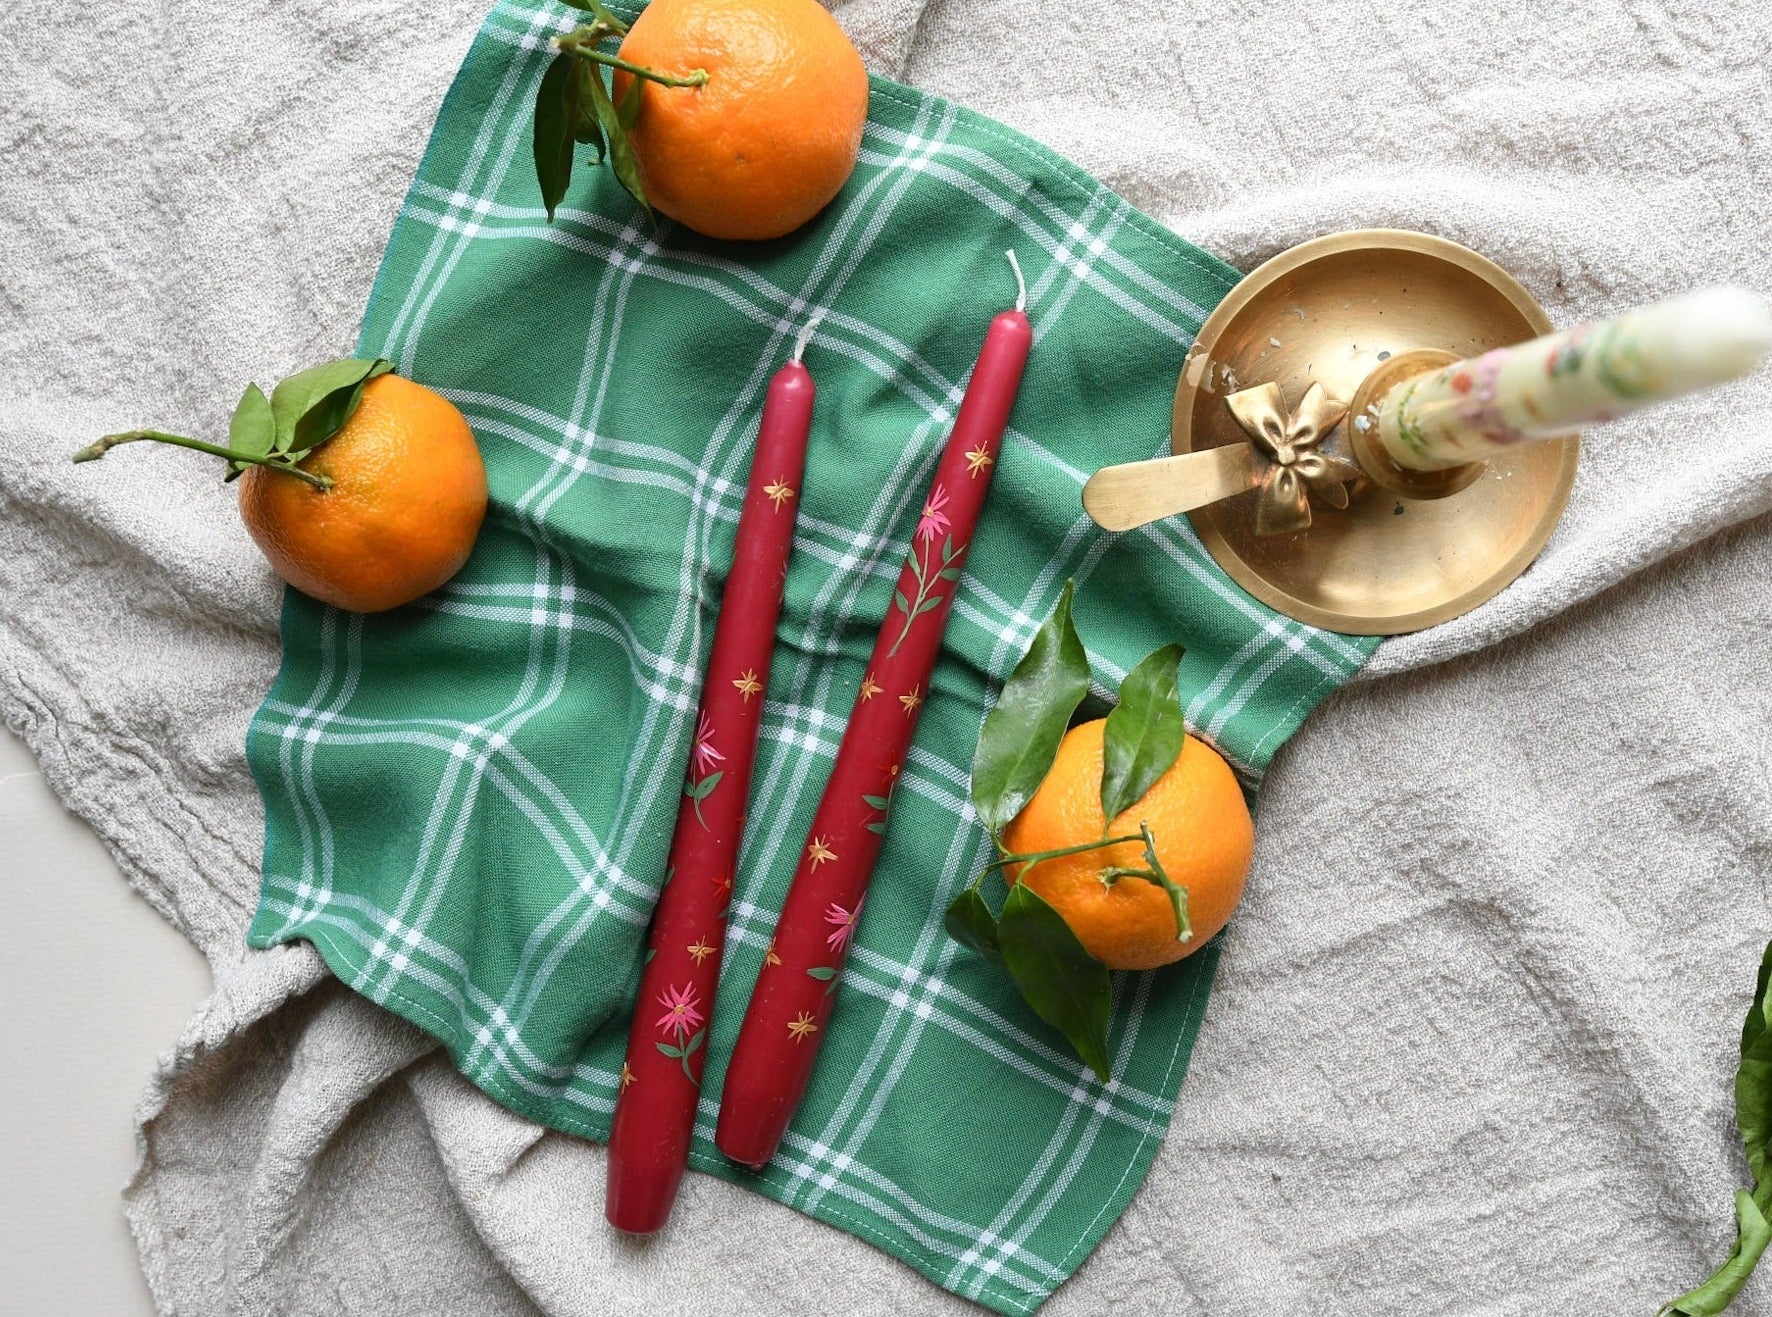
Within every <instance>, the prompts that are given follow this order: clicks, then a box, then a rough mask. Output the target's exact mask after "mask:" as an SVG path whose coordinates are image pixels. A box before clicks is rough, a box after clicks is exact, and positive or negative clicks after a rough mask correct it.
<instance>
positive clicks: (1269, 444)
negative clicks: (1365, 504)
mask: <svg viewBox="0 0 1772 1317" xmlns="http://www.w3.org/2000/svg"><path fill="white" fill-rule="evenodd" d="M1224 402H1225V406H1227V407H1229V408H1230V409H1231V415H1232V416H1234V417H1236V418H1237V424H1238V425H1240V426H1242V427H1243V429H1244V430H1245V431H1247V432H1248V434H1249V437H1250V438H1251V439H1253V440H1254V441H1255V448H1256V451H1257V452H1259V453H1260V454H1261V455H1262V456H1263V457H1265V458H1266V459H1267V460H1268V463H1269V465H1268V468H1267V470H1266V471H1265V472H1263V473H1262V476H1261V483H1260V485H1258V486H1257V493H1256V496H1255V533H1256V534H1257V535H1286V534H1289V533H1291V532H1293V531H1300V530H1306V529H1308V528H1309V527H1310V524H1311V504H1310V498H1309V495H1310V494H1315V495H1317V497H1319V498H1321V499H1322V500H1323V501H1324V502H1325V503H1327V504H1328V505H1329V506H1330V507H1332V508H1345V507H1346V506H1347V501H1348V495H1347V483H1348V482H1349V481H1352V480H1359V479H1361V478H1362V477H1363V476H1364V474H1365V473H1364V472H1363V471H1361V470H1360V468H1359V467H1358V466H1356V465H1355V464H1354V463H1352V462H1349V461H1347V460H1346V459H1345V458H1340V457H1336V456H1334V455H1332V454H1330V453H1325V452H1321V451H1319V450H1320V448H1321V446H1322V444H1323V441H1324V440H1325V439H1327V438H1328V437H1329V434H1330V432H1331V431H1332V430H1334V429H1335V427H1336V425H1337V424H1338V423H1339V422H1340V421H1341V418H1342V417H1344V416H1346V415H1347V404H1346V403H1345V402H1336V401H1335V400H1334V399H1332V398H1330V397H1329V395H1328V394H1326V393H1324V392H1323V388H1322V386H1321V385H1319V384H1313V385H1311V386H1310V388H1308V389H1306V390H1305V391H1304V397H1303V398H1302V399H1300V400H1299V403H1298V410H1297V411H1293V412H1288V411H1287V410H1286V398H1285V395H1284V394H1282V393H1281V392H1280V386H1279V385H1278V384H1271V383H1270V384H1262V385H1258V386H1257V387H1255V388H1253V389H1244V390H1242V391H1241V392H1239V393H1233V394H1229V395H1228V396H1227V397H1226V398H1225V400H1224Z"/></svg>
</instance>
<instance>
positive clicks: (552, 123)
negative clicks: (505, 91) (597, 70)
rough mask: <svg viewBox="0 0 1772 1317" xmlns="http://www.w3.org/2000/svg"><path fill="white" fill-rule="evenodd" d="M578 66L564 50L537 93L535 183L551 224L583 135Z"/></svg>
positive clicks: (570, 175)
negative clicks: (574, 145)
mask: <svg viewBox="0 0 1772 1317" xmlns="http://www.w3.org/2000/svg"><path fill="white" fill-rule="evenodd" d="M577 63H578V60H577V58H576V57H574V56H572V55H569V54H568V53H567V52H566V51H564V50H563V51H561V52H560V53H559V54H558V55H555V56H554V61H553V63H551V64H549V65H548V70H547V72H546V73H544V74H542V75H541V86H539V87H538V88H536V92H535V138H534V148H535V181H536V182H537V183H539V184H540V185H541V204H542V205H543V206H545V207H547V212H548V222H549V223H550V224H551V223H553V221H554V209H555V207H557V206H558V205H559V204H560V202H561V200H562V199H563V198H564V197H565V196H566V186H567V184H569V183H571V182H572V144H573V142H574V141H575V140H576V139H577V134H578V132H579V131H580V129H579V88H580V82H579V78H578V77H577V75H576V73H575V70H574V66H575V65H576V64H577ZM597 81H598V83H599V85H600V84H601V82H602V80H601V79H597Z"/></svg>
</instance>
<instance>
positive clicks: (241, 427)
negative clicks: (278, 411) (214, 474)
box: [226, 384, 277, 480]
mask: <svg viewBox="0 0 1772 1317" xmlns="http://www.w3.org/2000/svg"><path fill="white" fill-rule="evenodd" d="M276 442H277V421H276V418H275V417H274V416H272V414H271V400H270V399H269V398H267V397H265V391H264V390H263V389H261V388H259V387H258V385H256V384H248V385H247V386H246V392H245V393H242V394H241V395H240V401H239V402H238V403H236V404H234V416H233V419H232V420H230V421H229V422H228V447H229V448H230V449H231V450H233V451H234V452H236V453H244V454H246V455H247V456H248V457H263V456H264V455H265V454H267V453H269V452H270V451H271V448H272V447H273V446H274V445H275V444H276ZM249 465H250V463H247V462H229V463H228V474H227V476H226V479H228V480H232V479H233V478H234V477H235V476H237V475H239V474H240V473H241V472H242V471H244V470H246V468H247V467H248V466H249Z"/></svg>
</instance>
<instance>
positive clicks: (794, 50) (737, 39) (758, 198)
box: [612, 0, 868, 238]
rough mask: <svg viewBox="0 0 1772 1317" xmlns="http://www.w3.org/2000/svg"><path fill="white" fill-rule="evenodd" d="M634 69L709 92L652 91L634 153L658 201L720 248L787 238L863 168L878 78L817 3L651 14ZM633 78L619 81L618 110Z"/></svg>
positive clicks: (634, 132) (642, 20)
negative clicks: (694, 77)
mask: <svg viewBox="0 0 1772 1317" xmlns="http://www.w3.org/2000/svg"><path fill="white" fill-rule="evenodd" d="M620 53H621V58H623V59H625V60H628V61H629V62H631V63H633V64H637V65H639V66H641V67H642V68H646V69H651V70H654V71H655V72H658V73H664V74H668V75H670V76H672V77H679V78H681V77H687V76H689V75H691V74H693V73H694V72H695V70H697V69H705V70H706V71H707V75H708V80H707V82H706V83H704V84H703V85H701V86H699V87H664V86H660V85H659V84H658V83H656V82H652V81H650V80H644V82H645V85H644V86H643V87H642V89H641V92H640V114H639V119H638V121H637V122H636V123H635V124H634V126H633V128H631V129H630V130H629V131H628V140H629V142H630V143H631V144H632V145H633V148H634V154H635V156H637V157H638V159H639V161H640V172H641V174H642V176H643V180H644V182H645V185H646V196H647V199H648V200H649V201H650V202H651V203H652V204H653V205H654V206H656V207H657V208H658V209H659V210H661V211H663V212H664V213H665V214H666V215H669V216H670V217H671V218H672V219H674V220H678V221H680V222H681V223H683V224H687V225H688V226H689V227H690V228H692V229H694V230H695V231H696V232H697V233H705V234H707V235H708V236H709V237H711V238H779V237H781V236H782V235H783V234H785V233H792V232H793V231H794V230H795V229H797V228H799V227H800V226H801V225H802V224H804V223H805V222H806V221H807V220H809V219H811V218H812V217H813V216H814V215H816V214H818V212H819V211H821V210H823V209H824V208H825V206H826V205H827V204H828V203H829V202H830V199H831V198H832V197H834V196H836V195H837V190H838V189H839V188H841V187H842V186H843V184H844V183H845V182H846V181H847V180H848V178H849V175H850V173H851V172H852V171H853V170H854V168H855V157H856V153H857V152H858V151H859V150H860V149H861V129H862V124H863V123H864V122H865V121H866V119H867V113H868V75H867V70H866V69H865V68H863V67H862V62H861V56H860V54H858V53H857V52H856V49H855V47H854V46H853V45H851V44H850V42H849V38H848V37H847V36H845V35H844V34H843V29H842V28H841V27H839V26H837V20H836V19H834V18H832V17H831V16H830V14H829V13H828V12H827V11H826V10H825V8H824V7H823V6H822V5H820V4H818V3H817V0H652V3H651V4H650V5H648V6H647V7H646V9H645V11H644V12H642V13H641V15H640V17H639V18H637V19H635V20H634V25H633V27H632V28H631V29H630V30H629V31H628V34H627V36H626V37H625V38H624V39H623V40H622V43H621V52H620ZM631 80H632V75H631V74H629V73H626V72H624V71H623V70H621V69H617V70H615V73H614V75H613V78H612V82H613V91H614V94H615V101H616V104H618V105H619V104H621V100H622V97H623V96H625V95H626V94H627V90H628V84H629V82H630V81H631Z"/></svg>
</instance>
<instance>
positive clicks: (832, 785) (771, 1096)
mask: <svg viewBox="0 0 1772 1317" xmlns="http://www.w3.org/2000/svg"><path fill="white" fill-rule="evenodd" d="M1014 259H1015V258H1014V254H1013V253H1011V254H1010V261H1011V263H1012V264H1013V263H1014ZM1016 280H1017V283H1018V284H1019V283H1020V280H1021V270H1020V267H1019V265H1017V266H1016ZM1026 300H1027V295H1026V292H1025V290H1024V291H1023V292H1022V293H1021V295H1020V296H1019V297H1018V298H1017V299H1016V309H1015V310H1013V311H1005V312H1004V313H1003V314H1001V315H999V316H998V317H997V318H996V319H995V320H993V321H992V322H991V327H990V331H989V332H988V333H987V334H986V335H985V340H984V348H983V350H982V351H981V352H980V353H979V356H978V364H977V365H976V366H974V367H973V370H972V380H971V382H970V383H969V384H968V385H967V386H966V396H965V397H964V398H963V399H962V400H961V403H960V411H959V415H958V416H956V417H955V418H954V429H953V433H952V434H951V435H950V436H949V438H948V443H947V449H946V451H945V452H943V454H942V458H941V464H940V465H939V466H938V467H937V468H936V471H935V480H934V483H933V484H931V485H930V487H929V497H928V499H927V501H926V502H925V503H924V505H923V515H922V517H921V518H920V519H919V520H918V522H917V529H916V531H915V533H914V534H913V536H912V539H911V547H910V552H909V554H908V556H907V557H906V559H905V564H904V567H903V569H902V570H901V571H900V572H899V575H898V590H897V593H896V594H895V595H894V597H893V603H892V608H891V610H890V611H889V612H888V613H887V615H886V620H885V623H884V624H883V625H882V626H881V628H880V635H879V638H878V639H877V640H876V641H875V642H874V652H873V657H872V658H871V659H870V661H869V663H868V667H867V671H866V673H865V675H864V676H863V677H862V680H861V689H860V690H859V691H858V692H857V693H856V697H855V706H854V708H853V709H852V710H851V711H850V714H849V724H848V726H847V727H845V728H844V730H843V738H842V741H841V742H840V743H839V745H838V747H837V759H836V763H835V764H834V765H833V766H832V768H831V776H830V780H829V781H828V782H827V783H826V784H825V790H824V795H823V796H822V797H821V798H820V800H819V802H818V809H817V811H816V813H814V815H813V818H812V829H811V832H810V834H809V835H808V836H807V838H806V845H805V848H804V849H803V850H802V851H801V852H800V859H799V865H798V868H797V869H796V870H795V873H794V878H793V882H792V884H791V885H790V886H789V888H788V894H787V898H786V900H785V901H784V902H783V904H782V911H781V919H780V920H779V921H778V922H777V924H776V926H775V940H774V942H773V943H772V944H771V946H770V949H769V952H768V954H766V955H765V956H764V958H763V966H762V968H761V970H759V972H758V974H757V985H756V987H755V989H754V990H753V991H752V993H751V1001H750V1006H749V1008H748V1009H747V1010H746V1011H745V1017H744V1022H743V1024H742V1025H741V1026H740V1028H739V1035H738V1043H737V1045H736V1046H735V1047H734V1049H733V1052H732V1062H731V1064H730V1066H728V1068H727V1071H726V1082H725V1087H724V1089H723V1091H722V1093H721V1098H720V1119H719V1124H718V1127H717V1128H716V1130H715V1133H714V1142H715V1143H716V1144H717V1145H718V1147H719V1149H720V1151H721V1152H723V1153H725V1154H726V1155H727V1156H728V1157H730V1158H732V1159H733V1160H734V1161H738V1162H743V1163H744V1164H745V1165H747V1166H761V1165H763V1163H765V1162H767V1161H768V1160H769V1159H770V1158H771V1157H773V1156H774V1155H775V1150H776V1148H777V1147H779V1146H780V1144H781V1139H782V1135H783V1134H784V1133H786V1131H787V1127H788V1122H789V1121H790V1120H792V1119H793V1115H794V1111H795V1109H796V1108H797V1107H798V1106H799V1105H800V1097H801V1095H802V1094H803V1093H804V1092H805V1091H806V1083H807V1080H808V1079H809V1078H810V1077H811V1075H812V1066H813V1063H814V1062H815V1061H816V1060H817V1058H818V1049H819V1045H820V1043H821V1042H822V1041H823V1040H824V1031H825V1025H826V1022H827V1020H828V1018H829V1016H830V1013H831V1004H832V1002H833V1000H834V994H835V993H836V990H837V985H838V982H839V980H840V976H841V974H842V972H843V963H844V960H845V958H846V956H847V953H848V950H849V944H850V941H851V938H852V936H853V934H854V931H855V926H856V923H857V922H858V921H859V920H860V918H861V907H862V901H863V899H864V898H865V897H866V895H867V888H868V880H869V879H870V878H871V877H872V876H873V871H874V861H875V859H876V858H877V857H878V855H879V853H880V845H881V843H882V841H883V840H884V837H885V832H886V825H887V821H888V819H889V818H890V816H891V802H892V792H893V787H894V786H895V785H896V783H897V780H898V773H899V769H900V768H901V766H902V765H903V763H904V758H905V754H906V752H907V751H908V750H909V749H910V745H911V737H912V736H913V734H914V733H915V732H916V729H917V715H918V712H919V711H920V710H921V709H922V707H923V701H924V699H925V698H926V697H927V695H928V693H929V679H930V676H931V675H932V674H933V673H934V671H935V656H936V653H937V651H939V650H940V648H941V636H942V631H943V630H944V629H945V628H946V625H947V619H948V610H949V608H950V607H952V605H953V601H954V591H955V590H956V589H957V588H958V586H959V581H960V573H961V570H962V568H963V567H964V565H965V562H966V551H967V549H968V547H969V546H970V545H971V542H972V534H973V530H974V528H975V527H976V526H977V524H978V515H979V511H980V509H982V508H983V506H984V500H985V494H986V493H987V492H988V490H989V488H990V483H991V473H992V471H993V469H994V467H995V465H996V460H997V450H998V448H999V446H1000V445H1001V444H1002V441H1003V430H1004V428H1005V427H1006V426H1007V425H1008V423H1009V413H1010V410H1011V409H1012V408H1013V407H1014V405H1015V395H1016V390H1017V389H1018V388H1019V387H1020V384H1021V373H1022V367H1023V366H1024V365H1025V364H1026V362H1027V355H1028V349H1029V347H1030V346H1031V345H1032V344H1033V337H1034V336H1033V331H1032V329H1031V327H1030V326H1029V325H1028V318H1027V316H1026V315H1025V314H1024V312H1023V307H1024V306H1025V304H1026Z"/></svg>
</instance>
